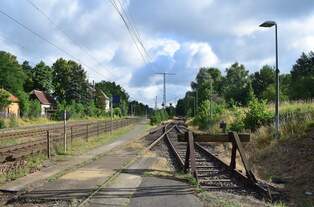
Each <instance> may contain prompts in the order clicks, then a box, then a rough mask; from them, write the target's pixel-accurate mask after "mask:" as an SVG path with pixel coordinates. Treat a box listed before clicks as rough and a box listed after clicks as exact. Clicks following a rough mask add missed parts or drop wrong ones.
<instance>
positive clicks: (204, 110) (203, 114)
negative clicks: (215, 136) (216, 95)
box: [196, 100, 210, 129]
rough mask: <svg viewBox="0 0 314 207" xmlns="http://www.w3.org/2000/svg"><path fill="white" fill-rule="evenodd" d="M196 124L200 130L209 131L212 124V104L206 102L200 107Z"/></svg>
mask: <svg viewBox="0 0 314 207" xmlns="http://www.w3.org/2000/svg"><path fill="white" fill-rule="evenodd" d="M196 123H197V124H198V125H199V127H200V129H207V128H208V127H209V124H210V102H209V101H208V100H206V101H204V102H203V103H202V104H201V106H200V107H199V111H198V115H197V117H196Z"/></svg>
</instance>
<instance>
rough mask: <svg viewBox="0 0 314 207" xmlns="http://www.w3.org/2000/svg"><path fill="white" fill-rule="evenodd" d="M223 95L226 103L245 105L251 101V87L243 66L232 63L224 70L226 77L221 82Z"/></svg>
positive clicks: (247, 73) (247, 72)
mask: <svg viewBox="0 0 314 207" xmlns="http://www.w3.org/2000/svg"><path fill="white" fill-rule="evenodd" d="M223 95H224V97H225V99H226V100H227V102H229V103H231V102H236V103H238V104H241V105H247V104H248V102H249V101H250V100H251V99H252V95H253V93H252V85H251V80H250V77H249V71H247V70H246V69H245V67H244V65H242V64H241V65H240V64H239V63H234V64H232V65H231V66H230V68H227V69H226V76H225V77H224V80H223Z"/></svg>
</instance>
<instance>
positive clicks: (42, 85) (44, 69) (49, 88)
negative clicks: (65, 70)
mask: <svg viewBox="0 0 314 207" xmlns="http://www.w3.org/2000/svg"><path fill="white" fill-rule="evenodd" d="M32 72H33V74H32V80H33V89H39V90H42V91H46V92H48V93H52V92H53V85H52V70H51V68H50V67H49V66H47V65H46V64H45V63H44V62H43V61H41V62H40V63H38V64H37V65H36V66H35V67H34V68H33V70H32Z"/></svg>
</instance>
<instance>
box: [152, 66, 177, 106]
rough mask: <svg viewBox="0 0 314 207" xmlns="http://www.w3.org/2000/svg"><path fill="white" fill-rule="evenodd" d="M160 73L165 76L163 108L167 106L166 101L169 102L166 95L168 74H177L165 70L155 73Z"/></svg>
mask: <svg viewBox="0 0 314 207" xmlns="http://www.w3.org/2000/svg"><path fill="white" fill-rule="evenodd" d="M155 74H158V75H162V76H163V82H164V92H163V108H164V109H165V108H166V103H167V95H166V76H167V75H175V73H167V72H163V73H155Z"/></svg>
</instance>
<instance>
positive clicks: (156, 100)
mask: <svg viewBox="0 0 314 207" xmlns="http://www.w3.org/2000/svg"><path fill="white" fill-rule="evenodd" d="M155 110H157V96H156V99H155Z"/></svg>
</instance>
